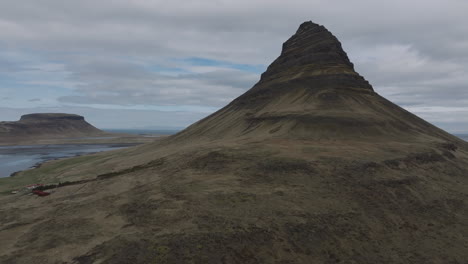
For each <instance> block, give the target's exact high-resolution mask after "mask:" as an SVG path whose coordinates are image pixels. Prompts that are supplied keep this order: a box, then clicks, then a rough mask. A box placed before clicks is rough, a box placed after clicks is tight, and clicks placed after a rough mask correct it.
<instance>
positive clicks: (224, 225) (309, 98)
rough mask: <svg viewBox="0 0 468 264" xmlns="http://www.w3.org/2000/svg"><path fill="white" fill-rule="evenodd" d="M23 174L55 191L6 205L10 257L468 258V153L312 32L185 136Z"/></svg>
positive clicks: (303, 31) (3, 217)
mask: <svg viewBox="0 0 468 264" xmlns="http://www.w3.org/2000/svg"><path fill="white" fill-rule="evenodd" d="M259 48H260V47H259ZM15 178H16V180H18V181H22V182H25V181H26V180H27V179H35V180H40V181H41V182H42V183H45V184H50V186H53V188H52V187H51V189H50V191H51V195H49V196H47V197H43V198H32V197H30V196H15V195H13V196H12V195H6V194H4V195H0V203H1V204H2V207H1V214H0V224H1V227H2V228H1V229H0V236H1V237H2V243H1V244H0V262H2V263H79V264H87V263H252V264H253V263H278V264H280V263H418V264H420V263H434V264H435V263H460V264H461V263H466V260H467V259H468V250H467V249H468V239H467V238H468V224H467V223H468V206H467V202H466V201H467V197H468V146H467V143H466V142H464V141H462V140H460V139H458V138H456V137H454V136H451V135H450V134H448V133H446V132H444V131H443V130H441V129H439V128H437V127H435V126H433V125H431V124H430V123H428V122H426V121H424V120H422V119H420V118H418V117H416V116H415V115H413V114H411V113H409V112H407V111H405V110H404V109H402V108H400V107H398V106H397V105H395V104H393V103H391V102H389V101H388V100H386V99H384V98H383V97H381V96H379V95H378V94H377V93H376V92H375V91H374V89H373V88H372V86H371V85H370V84H369V83H368V82H367V81H366V80H365V79H364V78H363V77H362V76H360V75H359V74H358V73H357V72H356V71H355V70H354V67H353V64H352V63H351V62H350V60H349V58H348V56H347V55H346V53H345V52H344V51H343V49H342V47H341V44H340V42H339V41H338V40H337V38H336V37H335V36H333V35H332V34H331V33H330V32H329V31H328V30H327V29H326V28H324V27H323V26H320V25H317V24H314V23H312V22H305V23H303V24H302V25H301V26H300V27H299V29H298V30H297V32H296V33H295V34H294V35H293V36H292V37H291V38H290V39H289V40H287V41H286V42H285V43H284V44H283V49H282V52H281V55H280V56H279V57H278V58H277V59H276V60H275V61H274V62H273V63H272V64H271V65H270V66H269V67H268V69H267V71H266V72H265V73H263V74H262V76H261V79H260V81H259V82H258V83H257V84H256V85H255V86H254V87H253V88H251V89H250V90H249V91H247V92H246V93H245V94H243V95H241V96H240V97H238V98H237V99H235V100H234V101H232V102H231V103H230V104H228V105H227V106H226V107H224V108H222V109H221V110H219V111H217V112H216V113H214V114H212V115H210V116H208V117H206V118H205V119H203V120H200V121H199V122H197V123H195V124H193V125H192V126H190V127H188V128H187V129H185V130H184V131H182V132H180V133H178V134H176V135H174V136H171V137H169V138H167V139H163V140H160V141H157V142H155V143H151V144H146V145H142V146H138V147H136V148H130V149H126V150H121V151H115V152H111V153H101V154H95V155H93V156H85V157H79V158H75V159H68V160H64V161H55V162H52V163H49V164H45V165H43V166H42V167H41V168H38V169H34V170H30V171H26V172H24V173H21V174H19V175H17V176H15ZM58 181H61V182H66V183H67V184H63V185H57V184H56V182H58ZM52 184H54V185H52ZM0 191H5V190H3V189H1V190H0Z"/></svg>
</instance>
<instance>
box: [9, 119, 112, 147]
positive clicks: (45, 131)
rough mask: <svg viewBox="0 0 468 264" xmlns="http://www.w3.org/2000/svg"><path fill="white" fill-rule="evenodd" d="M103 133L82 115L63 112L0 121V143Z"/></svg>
mask: <svg viewBox="0 0 468 264" xmlns="http://www.w3.org/2000/svg"><path fill="white" fill-rule="evenodd" d="M103 134H105V132H104V131H102V130H100V129H98V128H96V127H94V126H93V125H91V124H89V123H88V122H86V121H85V119H84V117H83V116H80V115H74V114H63V113H37V114H28V115H23V116H21V119H20V120H19V121H16V122H0V143H8V142H18V141H25V140H34V139H45V138H47V139H48V138H67V137H85V136H97V135H103Z"/></svg>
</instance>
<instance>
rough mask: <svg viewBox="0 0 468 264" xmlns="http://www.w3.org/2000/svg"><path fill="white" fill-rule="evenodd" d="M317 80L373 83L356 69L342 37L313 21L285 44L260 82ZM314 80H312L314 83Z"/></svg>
mask: <svg viewBox="0 0 468 264" xmlns="http://www.w3.org/2000/svg"><path fill="white" fill-rule="evenodd" d="M300 79H308V80H309V81H311V80H315V81H316V82H317V86H323V84H327V86H329V87H332V86H334V88H361V89H366V90H369V91H373V89H372V86H371V85H370V84H369V83H368V82H367V81H366V80H365V79H364V78H363V77H362V76H360V75H359V74H358V73H357V72H355V71H354V65H353V63H351V61H350V60H349V58H348V55H347V54H346V52H345V51H344V50H343V48H342V47H341V43H340V41H339V40H338V39H337V38H336V37H335V36H334V35H333V34H332V33H331V32H330V31H328V30H327V29H326V28H325V27H324V26H321V25H318V24H315V23H313V22H311V21H308V22H304V23H302V24H301V25H300V27H299V29H298V30H297V31H296V33H295V34H294V35H293V36H292V37H291V38H289V39H288V40H287V41H286V42H285V43H284V44H283V48H282V51H281V55H280V56H279V57H278V58H277V59H276V60H275V61H274V62H273V63H272V64H271V65H270V66H268V69H267V71H266V72H264V73H263V74H262V77H261V80H260V83H259V84H263V83H271V82H273V83H277V82H287V81H291V80H300ZM311 84H313V83H311Z"/></svg>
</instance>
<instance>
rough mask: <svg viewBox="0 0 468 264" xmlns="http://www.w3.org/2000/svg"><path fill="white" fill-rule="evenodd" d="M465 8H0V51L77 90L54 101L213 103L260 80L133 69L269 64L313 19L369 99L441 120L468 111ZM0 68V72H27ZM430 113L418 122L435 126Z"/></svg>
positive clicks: (116, 4) (272, 3)
mask: <svg viewBox="0 0 468 264" xmlns="http://www.w3.org/2000/svg"><path fill="white" fill-rule="evenodd" d="M466 10H468V2H467V1H460V0H447V1H439V0H425V1H403V0H395V1H392V2H385V3H383V2H382V1H375V0H357V1H339V2H336V1H325V0H312V1H311V0H308V1H305V0H304V1H300V0H291V1H288V3H287V4H285V2H284V1H279V0H268V1H266V0H265V1H262V0H257V1H251V0H249V1H247V0H239V1H225V2H223V4H221V3H220V2H218V1H145V0H137V1H131V2H129V1H124V0H121V1H112V2H110V1H90V0H83V1H71V2H66V3H65V2H63V1H57V0H44V1H35V0H24V1H22V2H21V4H18V3H16V2H14V1H2V2H0V47H5V48H6V49H13V50H17V51H22V50H28V51H30V50H35V51H37V52H38V53H40V54H41V56H42V57H43V59H44V60H46V61H47V60H51V61H59V62H60V63H62V64H63V65H64V67H65V71H66V72H69V76H68V78H69V79H68V80H67V81H68V82H70V83H73V84H74V85H73V87H74V88H75V91H76V94H75V95H72V96H67V97H62V98H61V99H60V100H61V101H62V102H74V103H81V104H88V103H100V104H120V105H129V104H131V105H132V104H133V105H138V104H170V105H177V104H180V105H182V104H195V105H201V106H203V105H206V106H221V105H223V104H225V103H226V102H228V101H229V100H231V99H232V98H234V97H235V96H237V95H239V94H241V93H242V92H243V91H244V90H245V89H248V88H250V87H251V85H252V84H253V83H254V82H255V81H256V80H257V79H258V76H257V77H256V76H255V74H249V73H246V72H239V71H232V72H230V71H226V70H225V69H213V70H212V71H211V72H203V73H194V74H188V75H186V74H182V75H178V76H174V75H164V74H158V73H155V72H151V71H149V70H148V69H146V68H145V67H144V65H143V64H141V63H140V62H141V61H143V62H148V61H152V62H155V63H161V64H163V65H165V66H168V65H169V64H170V62H169V61H170V60H169V59H170V58H184V57H203V58H211V59H216V60H223V61H230V62H235V63H243V64H262V65H268V64H269V63H270V62H271V61H272V60H273V59H275V58H276V57H277V56H278V55H279V52H280V48H281V43H282V42H283V41H285V40H286V39H287V38H288V37H289V36H290V35H291V34H292V33H293V32H294V31H295V30H296V29H297V26H298V25H299V24H300V23H301V22H303V21H305V20H313V21H314V22H317V23H320V24H323V25H325V26H326V27H327V28H328V29H329V30H330V31H332V32H333V33H334V34H335V35H336V36H337V37H338V38H339V39H340V40H341V41H342V43H343V47H344V48H345V50H346V51H348V54H349V56H350V58H351V60H352V61H353V62H354V63H355V65H356V69H357V70H358V71H359V72H360V73H361V74H362V75H364V76H365V77H366V78H367V79H368V80H370V82H371V83H372V84H373V85H374V87H375V89H376V91H377V92H379V93H381V94H382V95H384V96H386V97H387V98H389V99H390V100H392V101H395V102H397V103H399V104H400V105H403V106H404V107H406V108H408V109H411V107H412V106H418V107H419V106H425V107H427V106H440V107H446V108H445V110H444V112H443V113H444V114H440V117H441V118H442V117H444V118H447V115H448V114H446V113H449V112H450V111H451V110H449V109H450V107H467V105H468V104H467V103H468V102H467V98H468V94H467V91H468V89H467V87H466V86H467V84H468V78H467V76H468V70H467V69H468V27H467V26H466V25H467V24H468V16H466ZM0 53H1V52H0ZM2 64H3V63H1V62H0V72H1V71H17V72H19V71H21V70H22V69H24V68H29V67H30V66H27V65H26V66H25V65H23V64H15V61H12V62H11V63H9V64H8V65H6V66H2ZM11 65H14V66H15V67H9V66H11ZM417 113H418V114H420V115H423V114H424V113H425V112H424V110H423V109H422V110H421V109H420V111H419V112H417ZM451 113H452V115H455V114H457V113H459V112H456V111H452V112H451ZM436 115H437V113H431V114H430V115H425V116H424V117H425V118H428V119H429V121H431V120H441V118H437V117H435V116H436ZM438 122H439V121H438ZM451 127H453V125H452V126H451Z"/></svg>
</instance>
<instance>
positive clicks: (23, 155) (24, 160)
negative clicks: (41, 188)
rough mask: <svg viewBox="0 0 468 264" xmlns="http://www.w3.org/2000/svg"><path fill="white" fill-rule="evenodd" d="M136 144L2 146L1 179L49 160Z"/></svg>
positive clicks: (0, 156)
mask: <svg viewBox="0 0 468 264" xmlns="http://www.w3.org/2000/svg"><path fill="white" fill-rule="evenodd" d="M134 145H135V144H60V145H31V146H0V178H1V177H8V176H10V175H11V174H12V173H14V172H16V171H21V170H26V169H28V168H31V167H33V166H35V165H37V164H39V163H42V162H45V161H47V160H53V159H58V158H66V157H73V156H79V155H83V154H90V153H96V152H101V151H106V150H114V149H121V148H126V147H130V146H134Z"/></svg>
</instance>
